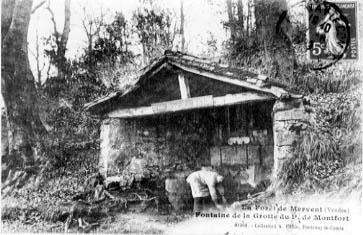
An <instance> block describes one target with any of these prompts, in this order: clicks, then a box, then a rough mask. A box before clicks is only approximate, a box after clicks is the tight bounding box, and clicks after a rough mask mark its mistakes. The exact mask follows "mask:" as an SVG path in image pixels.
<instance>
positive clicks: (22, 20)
mask: <svg viewBox="0 0 363 235" xmlns="http://www.w3.org/2000/svg"><path fill="white" fill-rule="evenodd" d="M31 7H32V1H30V0H17V1H12V0H5V1H3V2H2V13H4V12H5V13H4V15H2V21H1V28H2V29H4V30H2V31H1V38H2V39H3V40H2V43H1V49H2V50H1V60H2V76H1V78H2V81H1V82H2V95H3V97H4V102H5V106H6V112H7V125H8V141H9V148H8V149H9V153H8V154H9V157H10V161H11V162H9V165H10V166H12V167H21V166H23V167H24V166H32V165H33V164H34V146H35V145H36V144H35V143H36V139H37V136H38V134H42V133H44V129H43V128H42V125H41V122H40V118H39V114H38V112H37V108H36V107H37V102H36V101H37V93H36V88H35V84H34V77H33V74H32V73H31V70H30V66H29V61H28V51H27V47H28V45H27V35H28V27H29V21H30V14H31V11H32V8H31ZM10 12H11V13H12V14H8V13H10Z"/></svg>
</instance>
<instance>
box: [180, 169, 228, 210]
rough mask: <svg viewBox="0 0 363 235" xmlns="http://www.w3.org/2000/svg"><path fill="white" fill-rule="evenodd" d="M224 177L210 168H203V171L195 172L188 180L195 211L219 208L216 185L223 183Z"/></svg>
mask: <svg viewBox="0 0 363 235" xmlns="http://www.w3.org/2000/svg"><path fill="white" fill-rule="evenodd" d="M222 180H223V177H222V176H220V175H219V174H218V173H217V172H214V171H212V169H210V168H209V167H202V169H201V170H199V171H196V172H193V173H192V174H190V175H189V176H188V178H187V182H188V183H189V185H190V187H191V190H192V195H193V198H194V211H202V210H207V209H209V208H211V207H213V202H214V204H216V206H217V204H218V203H217V192H216V184H217V183H218V182H221V181H222Z"/></svg>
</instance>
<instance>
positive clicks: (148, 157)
mask: <svg viewBox="0 0 363 235" xmlns="http://www.w3.org/2000/svg"><path fill="white" fill-rule="evenodd" d="M85 108H86V110H87V111H88V112H90V113H91V114H93V115H99V117H100V118H102V120H103V122H102V125H101V137H100V139H101V146H100V147H101V152H100V159H99V166H100V172H101V173H102V174H104V175H105V176H107V177H110V176H120V175H121V176H122V174H124V172H125V169H128V170H129V171H131V172H133V173H134V174H135V175H139V178H140V179H141V178H143V177H144V178H145V177H146V178H147V177H148V176H150V175H151V174H156V175H161V174H162V173H165V172H170V171H171V172H172V173H173V172H174V173H175V175H178V174H179V175H183V177H184V176H185V175H187V174H188V173H190V172H191V171H192V170H195V169H197V168H198V167H199V166H200V165H201V164H202V163H210V164H212V165H214V166H216V167H217V168H218V169H219V170H220V171H221V173H222V174H223V175H224V176H225V177H227V178H228V177H229V178H230V179H232V180H231V182H232V183H231V184H230V187H231V190H229V191H230V192H235V191H238V190H241V191H243V190H245V189H243V187H242V186H243V185H249V186H252V188H253V187H255V186H256V185H257V184H258V183H260V182H261V181H263V180H266V179H270V178H271V177H274V175H276V173H277V171H278V170H279V169H280V167H281V163H282V162H283V161H284V160H285V159H287V158H289V157H291V156H292V150H293V146H294V141H296V140H297V139H298V138H299V137H300V136H301V133H300V131H299V130H298V129H294V128H291V127H292V126H294V125H297V124H302V123H305V122H307V121H308V119H309V114H307V113H306V112H305V108H304V106H303V103H302V96H301V95H297V94H293V93H291V92H289V91H287V90H286V89H285V88H284V87H283V86H281V85H279V84H278V83H276V82H273V81H271V80H270V79H269V78H267V77H265V76H261V75H258V74H256V73H253V72H249V71H246V70H243V69H239V68H231V67H227V66H223V65H220V64H217V63H213V62H210V61H207V60H205V59H200V58H197V57H194V56H191V55H187V54H182V53H179V52H170V51H167V52H166V53H165V55H164V56H162V57H161V58H159V59H157V60H155V61H154V62H152V63H151V64H150V65H148V66H147V67H145V68H143V69H142V70H141V71H140V75H139V76H138V77H137V79H135V83H134V84H133V85H132V86H130V87H129V89H127V90H126V91H124V92H116V93H113V94H110V95H108V96H107V97H104V98H102V99H98V100H95V101H94V102H91V103H89V104H87V105H86V107H85ZM146 169H148V170H146ZM150 177H151V176H150Z"/></svg>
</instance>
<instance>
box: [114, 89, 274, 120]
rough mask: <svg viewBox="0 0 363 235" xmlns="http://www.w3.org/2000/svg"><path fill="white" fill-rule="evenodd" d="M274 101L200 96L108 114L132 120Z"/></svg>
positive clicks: (258, 97)
mask: <svg viewBox="0 0 363 235" xmlns="http://www.w3.org/2000/svg"><path fill="white" fill-rule="evenodd" d="M266 100H274V97H272V96H271V95H262V94H256V93H252V92H246V93H239V94H232V95H231V94H228V95H225V96H219V97H213V96H211V95H208V96H200V97H193V98H188V99H181V100H172V101H167V102H159V103H153V104H151V106H143V107H135V108H125V109H116V110H114V111H112V112H110V113H108V117H110V118H133V117H142V116H149V115H157V114H165V113H174V112H179V111H187V110H193V109H201V108H211V107H222V106H228V105H236V104H242V103H250V102H256V101H266Z"/></svg>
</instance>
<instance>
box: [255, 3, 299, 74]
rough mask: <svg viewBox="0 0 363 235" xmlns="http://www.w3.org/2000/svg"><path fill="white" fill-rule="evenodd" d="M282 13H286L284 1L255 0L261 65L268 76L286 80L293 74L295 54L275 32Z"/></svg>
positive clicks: (277, 31)
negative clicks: (261, 51) (261, 49)
mask: <svg viewBox="0 0 363 235" xmlns="http://www.w3.org/2000/svg"><path fill="white" fill-rule="evenodd" d="M284 11H287V3H286V0H270V1H263V0H255V16H256V33H257V37H258V38H259V44H260V45H263V50H264V54H265V56H264V61H263V64H264V66H265V68H266V69H267V73H268V76H270V77H279V78H283V79H288V78H289V77H291V76H292V74H293V68H294V62H295V58H294V56H295V54H294V50H293V47H292V43H291V42H290V41H289V40H288V39H287V38H286V35H284V33H283V32H282V31H281V30H277V29H278V28H279V27H278V26H279V25H278V22H279V19H280V16H281V15H282V13H283V12H284Z"/></svg>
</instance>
